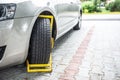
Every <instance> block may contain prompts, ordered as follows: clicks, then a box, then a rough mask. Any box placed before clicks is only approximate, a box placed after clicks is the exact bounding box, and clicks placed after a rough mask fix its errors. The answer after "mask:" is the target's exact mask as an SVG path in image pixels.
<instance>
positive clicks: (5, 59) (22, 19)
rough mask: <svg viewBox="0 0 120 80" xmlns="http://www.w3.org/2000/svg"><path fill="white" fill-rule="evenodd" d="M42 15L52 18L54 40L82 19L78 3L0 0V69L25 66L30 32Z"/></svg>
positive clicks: (77, 1) (61, 0) (69, 0)
mask: <svg viewBox="0 0 120 80" xmlns="http://www.w3.org/2000/svg"><path fill="white" fill-rule="evenodd" d="M6 6H7V7H6ZM4 7H5V8H4ZM4 10H5V11H4ZM41 14H42V15H52V16H53V17H54V27H55V28H54V29H55V30H56V33H54V39H55V40H56V39H58V38H59V37H60V36H62V35H63V34H65V33H66V32H67V31H69V30H70V29H72V28H73V27H74V26H75V25H76V24H77V23H78V21H79V18H80V16H81V2H80V1H79V0H1V1H0V68H4V67H7V66H12V65H16V64H21V63H23V62H25V60H26V59H27V56H28V54H29V53H28V49H29V42H30V37H31V34H32V29H33V26H34V24H35V22H36V19H37V18H38V16H39V15H41Z"/></svg>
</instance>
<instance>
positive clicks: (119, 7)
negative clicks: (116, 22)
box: [106, 0, 120, 11]
mask: <svg viewBox="0 0 120 80" xmlns="http://www.w3.org/2000/svg"><path fill="white" fill-rule="evenodd" d="M106 10H110V11H120V0H115V2H111V3H109V4H108V5H107V6H106Z"/></svg>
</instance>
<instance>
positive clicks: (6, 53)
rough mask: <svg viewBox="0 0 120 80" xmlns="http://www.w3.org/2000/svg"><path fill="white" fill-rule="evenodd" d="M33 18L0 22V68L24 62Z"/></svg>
mask: <svg viewBox="0 0 120 80" xmlns="http://www.w3.org/2000/svg"><path fill="white" fill-rule="evenodd" d="M34 18H35V17H27V18H18V19H12V20H5V21H0V56H1V58H0V68H4V67H7V66H12V65H15V64H19V63H22V62H24V61H25V59H26V57H27V52H28V45H29V38H30V33H31V30H32V29H31V28H32V26H33V24H32V23H33V22H32V20H33V19H34ZM3 47H4V48H3Z"/></svg>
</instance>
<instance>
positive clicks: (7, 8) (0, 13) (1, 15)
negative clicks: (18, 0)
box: [0, 3, 16, 21]
mask: <svg viewBox="0 0 120 80" xmlns="http://www.w3.org/2000/svg"><path fill="white" fill-rule="evenodd" d="M15 10H16V5H15V4H12V3H11V4H0V21H1V20H7V19H13V18H14V15H15Z"/></svg>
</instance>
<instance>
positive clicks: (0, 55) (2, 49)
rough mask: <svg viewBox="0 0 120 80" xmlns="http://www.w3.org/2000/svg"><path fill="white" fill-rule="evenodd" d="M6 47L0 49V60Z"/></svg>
mask: <svg viewBox="0 0 120 80" xmlns="http://www.w3.org/2000/svg"><path fill="white" fill-rule="evenodd" d="M5 48H6V46H3V47H0V60H1V59H2V57H3V55H4V52H5Z"/></svg>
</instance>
